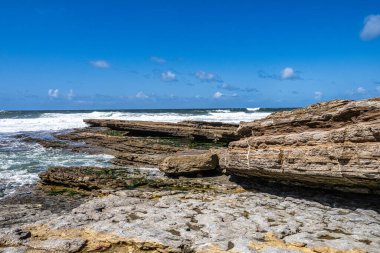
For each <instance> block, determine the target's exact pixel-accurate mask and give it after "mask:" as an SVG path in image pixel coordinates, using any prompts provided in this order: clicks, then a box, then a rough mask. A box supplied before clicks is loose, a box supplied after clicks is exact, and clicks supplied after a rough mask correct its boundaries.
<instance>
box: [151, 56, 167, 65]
mask: <svg viewBox="0 0 380 253" xmlns="http://www.w3.org/2000/svg"><path fill="white" fill-rule="evenodd" d="M150 61H151V62H154V63H157V64H164V63H166V60H165V59H164V58H161V57H157V56H151V57H150Z"/></svg>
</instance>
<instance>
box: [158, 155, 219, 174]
mask: <svg viewBox="0 0 380 253" xmlns="http://www.w3.org/2000/svg"><path fill="white" fill-rule="evenodd" d="M218 160H219V159H218V156H217V155H216V154H213V153H206V154H184V155H174V156H169V157H167V158H165V159H164V160H163V162H162V163H161V164H160V170H161V171H163V172H164V173H165V174H167V175H187V174H196V173H200V172H205V171H212V170H215V169H216V167H217V166H218V164H219V161H218Z"/></svg>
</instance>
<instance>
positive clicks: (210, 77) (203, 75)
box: [195, 70, 218, 82]
mask: <svg viewBox="0 0 380 253" xmlns="http://www.w3.org/2000/svg"><path fill="white" fill-rule="evenodd" d="M195 77H196V78H198V79H199V80H200V81H202V82H211V81H218V80H217V78H216V75H215V74H214V73H210V72H206V71H203V70H200V71H197V72H196V73H195Z"/></svg>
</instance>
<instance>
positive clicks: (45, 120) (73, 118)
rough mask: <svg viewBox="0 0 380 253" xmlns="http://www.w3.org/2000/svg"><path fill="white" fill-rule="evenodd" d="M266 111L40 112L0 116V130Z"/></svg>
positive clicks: (239, 116) (244, 116)
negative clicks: (22, 115)
mask: <svg viewBox="0 0 380 253" xmlns="http://www.w3.org/2000/svg"><path fill="white" fill-rule="evenodd" d="M267 115H269V113H262V112H254V113H248V112H241V111H237V112H233V111H230V110H211V111H209V112H208V113H205V114H184V113H172V112H165V113H146V112H143V113H142V112H118V111H113V112H99V111H94V112H88V113H75V112H72V113H57V112H54V113H43V114H41V115H40V116H39V117H35V118H21V117H19V118H2V119H0V133H17V132H25V131H27V132H35V131H59V130H65V129H73V128H82V127H85V126H86V125H85V123H84V122H83V119H123V120H140V121H160V122H179V121H184V120H199V121H219V122H226V123H239V122H240V121H252V120H256V119H260V118H263V117H266V116H267Z"/></svg>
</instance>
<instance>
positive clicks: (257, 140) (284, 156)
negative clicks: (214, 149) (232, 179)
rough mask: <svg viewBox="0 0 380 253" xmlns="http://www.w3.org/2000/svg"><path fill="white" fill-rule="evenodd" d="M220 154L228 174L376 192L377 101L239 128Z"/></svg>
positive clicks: (379, 158)
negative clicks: (235, 138) (239, 137)
mask: <svg viewBox="0 0 380 253" xmlns="http://www.w3.org/2000/svg"><path fill="white" fill-rule="evenodd" d="M238 133H239V134H240V135H242V136H245V137H246V138H242V139H240V140H238V141H235V142H231V143H230V145H229V149H228V151H227V152H225V153H224V157H222V160H224V161H225V165H224V166H226V168H227V170H228V171H229V172H230V173H232V174H238V175H242V176H254V177H264V178H268V179H272V180H283V181H288V182H295V183H297V182H298V183H304V184H307V185H310V186H328V187H332V188H337V189H343V190H345V191H347V190H348V191H362V192H373V193H380V99H379V98H377V99H370V100H362V101H348V100H334V101H330V102H323V103H317V104H314V105H311V106H308V107H305V108H302V109H296V110H293V111H285V112H278V113H273V114H272V115H270V116H268V117H266V118H264V119H262V120H257V121H254V122H250V123H242V124H241V125H240V127H239V129H238Z"/></svg>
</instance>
